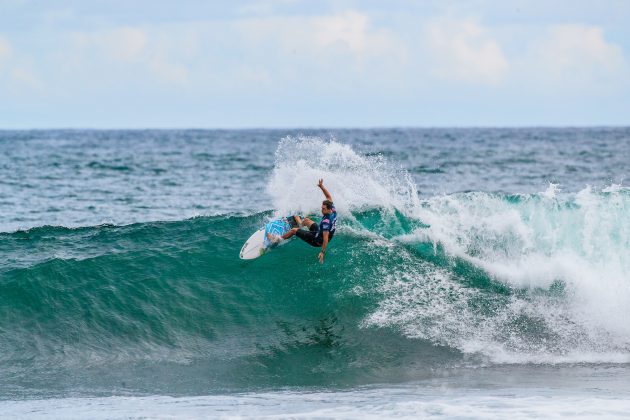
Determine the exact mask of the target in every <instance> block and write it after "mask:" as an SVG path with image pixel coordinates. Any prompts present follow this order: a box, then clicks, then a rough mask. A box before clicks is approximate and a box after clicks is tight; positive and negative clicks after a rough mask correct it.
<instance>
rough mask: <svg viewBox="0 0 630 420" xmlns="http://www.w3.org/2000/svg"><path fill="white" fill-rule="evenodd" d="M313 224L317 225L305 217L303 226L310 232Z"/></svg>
mask: <svg viewBox="0 0 630 420" xmlns="http://www.w3.org/2000/svg"><path fill="white" fill-rule="evenodd" d="M313 223H315V222H313V221H312V220H311V219H309V218H308V217H305V218H304V220H303V221H302V226H306V227H307V228H308V229H309V230H310V229H311V226H312V225H313Z"/></svg>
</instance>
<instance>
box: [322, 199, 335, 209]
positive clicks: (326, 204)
mask: <svg viewBox="0 0 630 420" xmlns="http://www.w3.org/2000/svg"><path fill="white" fill-rule="evenodd" d="M322 204H323V205H325V206H326V208H327V209H328V210H330V209H332V208H333V202H332V201H330V200H324V201H322Z"/></svg>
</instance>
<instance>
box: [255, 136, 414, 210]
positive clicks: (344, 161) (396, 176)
mask: <svg viewBox="0 0 630 420" xmlns="http://www.w3.org/2000/svg"><path fill="white" fill-rule="evenodd" d="M318 179H323V180H324V184H325V185H326V187H327V188H328V190H329V191H330V192H331V194H332V196H333V199H334V202H335V206H336V208H337V211H339V212H340V213H345V214H348V215H349V214H350V212H351V211H357V210H361V209H365V208H375V207H387V208H390V209H393V208H396V209H400V210H405V209H409V208H412V207H417V206H418V205H419V200H418V194H417V191H416V188H415V185H414V183H413V181H412V179H411V177H410V176H409V174H408V173H407V172H405V171H404V170H403V169H402V168H396V167H395V166H394V165H391V164H390V163H389V162H387V160H386V159H384V158H383V157H381V156H369V157H366V156H362V155H360V154H358V153H356V152H355V151H354V150H352V148H351V147H350V146H348V145H345V144H342V143H339V142H337V141H335V140H334V139H329V140H322V139H320V138H317V137H304V136H300V137H286V138H284V139H282V140H281V141H280V143H279V145H278V149H277V151H276V163H275V167H274V169H273V173H272V175H271V179H270V181H269V183H268V185H267V192H268V194H269V195H270V196H271V197H272V200H273V203H274V207H275V208H276V209H277V211H278V212H279V213H280V214H286V213H290V212H301V213H312V212H315V213H319V209H320V206H321V200H322V199H323V198H324V197H323V195H322V193H321V192H320V190H319V188H318V187H317V181H318Z"/></svg>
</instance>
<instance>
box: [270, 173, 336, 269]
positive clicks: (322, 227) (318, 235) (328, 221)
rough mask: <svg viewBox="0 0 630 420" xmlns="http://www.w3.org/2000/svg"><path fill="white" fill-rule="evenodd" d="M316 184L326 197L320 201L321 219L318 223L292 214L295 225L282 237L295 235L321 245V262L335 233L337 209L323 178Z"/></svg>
mask: <svg viewBox="0 0 630 420" xmlns="http://www.w3.org/2000/svg"><path fill="white" fill-rule="evenodd" d="M317 186H318V187H319V188H320V189H321V190H322V192H323V193H324V196H325V197H326V199H325V200H324V201H322V220H321V221H320V222H319V225H318V224H317V223H315V222H314V221H312V220H311V219H309V218H308V217H305V218H304V219H301V218H300V216H293V218H294V219H295V222H296V223H297V227H294V228H293V229H291V230H290V231H288V232H287V233H285V234H284V235H282V239H289V238H291V237H292V236H293V235H295V236H297V237H298V238H300V239H301V240H303V241H304V242H306V243H307V244H309V245H312V246H314V247H318V248H319V247H321V248H322V250H321V251H320V252H319V255H318V259H319V262H320V263H323V262H324V254H325V253H326V247H328V243H329V242H330V240H331V239H332V238H333V236H334V235H335V228H336V226H337V210H335V205H334V204H333V199H332V196H331V195H330V192H329V191H328V190H327V189H326V187H324V180H323V179H320V180H319V182H318V183H317ZM300 226H305V227H307V228H308V230H303V229H300Z"/></svg>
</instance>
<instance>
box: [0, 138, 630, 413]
mask: <svg viewBox="0 0 630 420" xmlns="http://www.w3.org/2000/svg"><path fill="white" fill-rule="evenodd" d="M0 151H1V153H0V255H2V258H1V259H0V418H60V419H68V418H91V419H99V418H107V419H109V418H114V419H122V418H174V417H175V418H180V417H183V418H217V417H238V416H244V417H266V416H269V417H298V418H302V417H320V418H327V417H341V418H356V417H361V418H382V417H396V418H399V417H402V418H404V417H408V418H418V417H447V418H452V417H456V418H549V417H564V416H566V417H572V418H580V417H582V418H592V417H595V416H603V417H608V418H610V417H619V418H622V417H627V416H628V413H630V188H628V187H626V186H624V184H625V182H626V181H627V180H628V178H629V175H630V128H553V129H551V128H519V129H509V128H505V129H499V128H496V129H494V128H492V129H490V128H488V129H483V128H478V129H465V128H461V129H455V128H454V129H369V130H351V129H348V130H307V129H305V130H129V131H128V130H119V131H116V130H105V131H99V130H40V131H0ZM318 178H323V179H324V182H325V185H326V186H327V187H328V189H329V190H330V192H331V193H332V195H333V197H334V199H335V204H336V206H337V210H338V212H339V222H338V228H337V233H336V235H335V238H334V239H333V241H332V242H331V245H330V247H329V252H328V253H327V256H326V262H325V264H323V265H320V264H319V263H318V262H317V259H316V257H317V250H316V249H314V248H312V247H310V246H308V245H307V244H305V243H303V242H301V241H299V240H294V241H292V242H291V243H289V244H287V245H286V246H283V247H281V248H278V249H276V250H274V251H273V252H271V253H269V254H268V255H265V256H264V257H262V258H259V259H257V260H253V261H242V260H240V259H239V257H238V254H239V250H240V248H241V246H242V244H243V243H244V242H245V240H246V239H247V238H248V237H249V236H250V234H252V233H253V232H254V231H255V230H256V229H258V228H259V227H260V226H261V224H263V223H264V222H265V221H266V220H269V219H270V218H273V217H274V216H278V215H286V214H290V213H291V212H300V213H311V214H313V213H317V212H318V209H319V207H320V203H321V200H322V199H323V197H322V194H321V192H320V191H319V189H318V188H317V187H316V183H317V179H318Z"/></svg>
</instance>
